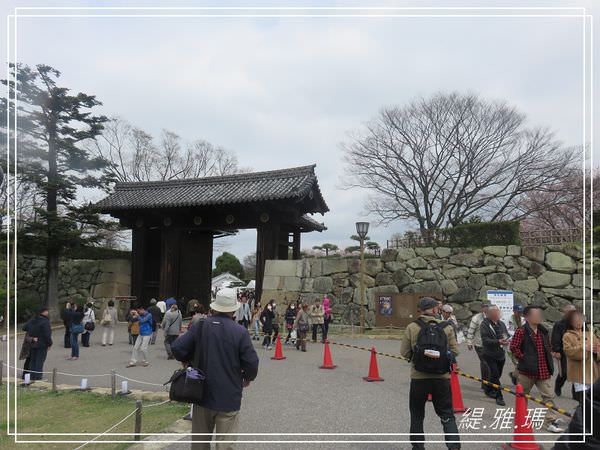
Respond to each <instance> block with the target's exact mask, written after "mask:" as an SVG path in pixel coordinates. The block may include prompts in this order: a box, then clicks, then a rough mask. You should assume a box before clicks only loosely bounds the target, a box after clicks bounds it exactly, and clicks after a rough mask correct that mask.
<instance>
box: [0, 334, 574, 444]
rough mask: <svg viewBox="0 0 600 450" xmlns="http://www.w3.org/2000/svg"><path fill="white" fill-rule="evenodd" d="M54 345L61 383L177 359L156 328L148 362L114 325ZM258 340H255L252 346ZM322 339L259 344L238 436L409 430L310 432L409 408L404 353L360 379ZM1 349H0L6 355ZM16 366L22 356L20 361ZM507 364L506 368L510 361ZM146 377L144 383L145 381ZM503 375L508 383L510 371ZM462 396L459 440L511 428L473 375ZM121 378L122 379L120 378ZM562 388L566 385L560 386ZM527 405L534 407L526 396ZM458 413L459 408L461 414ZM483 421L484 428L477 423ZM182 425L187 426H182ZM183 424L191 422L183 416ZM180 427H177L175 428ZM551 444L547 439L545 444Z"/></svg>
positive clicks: (154, 373)
mask: <svg viewBox="0 0 600 450" xmlns="http://www.w3.org/2000/svg"><path fill="white" fill-rule="evenodd" d="M54 335H55V336H54V338H55V343H56V345H55V346H54V347H53V348H52V349H51V351H50V353H49V356H48V360H47V363H46V366H45V370H47V371H51V370H52V368H53V367H56V368H57V369H58V371H59V372H64V373H72V374H76V376H67V375H59V380H58V382H59V383H69V384H78V383H79V380H80V378H81V377H82V376H86V377H87V378H88V380H89V384H90V385H92V386H106V387H108V386H110V377H109V376H94V375H97V374H109V373H110V371H111V370H113V369H114V370H116V371H117V373H118V374H120V375H123V376H126V377H128V378H131V379H132V380H138V381H130V387H131V388H138V389H145V390H161V389H163V388H162V386H160V385H161V384H162V383H164V382H165V381H166V380H167V379H168V378H169V376H170V374H171V373H172V372H173V370H175V369H176V368H177V367H178V363H177V362H176V361H168V360H167V358H166V353H165V351H164V348H163V346H162V337H160V336H159V339H158V340H157V343H156V345H154V346H151V347H150V366H149V367H147V368H144V367H134V368H129V369H127V368H125V366H126V364H127V362H128V360H129V357H130V351H131V347H130V346H129V345H128V344H127V334H126V327H125V326H124V325H121V326H119V328H118V330H117V334H116V340H115V341H116V343H115V345H114V346H112V347H101V346H100V337H101V331H100V330H99V329H97V331H95V332H94V333H93V335H92V346H91V347H89V348H82V349H81V358H80V359H79V360H78V361H67V360H65V357H66V356H67V355H68V352H69V351H68V350H67V349H64V348H62V347H61V346H60V345H59V344H61V343H62V330H56V331H55V332H54ZM331 340H334V341H339V342H345V343H352V344H355V345H360V346H365V347H371V346H373V345H374V346H375V347H376V348H377V350H378V351H382V352H388V353H396V354H397V353H398V352H399V347H400V342H399V341H397V340H375V339H365V338H362V339H351V338H350V337H336V336H331ZM257 347H259V346H257ZM322 348H323V347H322V345H321V344H312V345H309V347H308V352H307V353H301V352H297V351H296V350H295V349H293V348H289V347H284V353H285V356H287V359H285V360H282V361H273V360H271V359H270V357H271V356H272V354H273V351H269V352H267V351H265V350H263V349H262V348H260V347H259V348H257V350H258V353H259V357H260V369H259V375H258V378H257V380H256V381H255V382H254V383H252V384H251V385H250V387H249V388H247V389H246V390H245V392H244V400H243V402H242V411H241V423H240V432H242V433H257V434H256V435H255V436H247V437H246V436H244V437H243V438H240V439H246V440H252V439H255V440H277V439H283V440H290V439H293V440H302V439H310V440H316V439H320V440H359V441H361V440H365V439H366V440H368V439H377V440H402V439H406V438H407V436H376V435H372V436H353V437H347V436H346V437H344V436H316V435H315V433H407V432H408V425H409V419H410V414H409V412H408V389H409V365H408V363H406V362H404V361H399V360H396V359H391V358H386V357H384V356H380V357H379V358H378V361H379V370H380V374H381V376H382V377H383V378H385V381H384V382H381V383H366V382H365V381H363V380H362V377H363V376H365V375H367V371H368V365H369V357H370V355H369V353H368V352H366V351H361V350H357V349H349V348H342V347H338V346H332V348H331V349H332V355H333V361H334V364H337V365H338V368H337V369H335V370H320V369H318V366H319V365H320V364H321V362H322ZM462 351H463V353H462V355H461V356H459V360H458V362H459V365H460V367H461V369H462V370H463V371H465V372H467V373H472V374H476V375H478V370H479V369H478V368H479V363H478V360H477V358H476V356H475V354H474V353H473V352H469V351H468V350H467V349H466V347H464V348H462ZM5 352H6V349H5V348H3V349H2V353H1V354H0V355H1V357H2V359H3V360H5V361H6V354H5ZM19 365H20V366H21V365H22V364H19ZM507 366H508V368H507V369H506V370H505V373H507V372H508V370H509V369H512V365H511V363H510V362H508V363H507ZM141 382H144V383H149V384H144V383H141ZM502 382H503V383H506V385H507V386H508V385H510V380H509V378H508V376H504V378H503V380H502ZM460 383H461V387H462V393H463V398H464V403H465V405H466V406H467V407H471V408H485V410H484V413H483V419H482V425H481V428H480V429H479V430H470V431H468V432H466V431H462V433H461V439H463V440H464V441H488V440H490V439H503V440H506V441H509V438H508V436H506V437H505V438H503V437H502V436H496V437H494V436H492V435H491V433H494V432H495V433H502V434H504V435H508V434H509V433H510V430H507V429H502V430H500V429H497V430H495V431H490V430H491V427H492V424H493V422H494V415H495V413H496V410H497V407H496V405H495V403H494V402H493V401H492V400H490V399H488V398H487V397H485V396H483V394H482V392H481V389H480V388H479V385H478V383H476V382H474V381H472V380H468V379H465V378H461V379H460ZM119 385H120V380H119ZM564 391H565V392H569V389H568V388H566V389H565V390H564ZM505 399H506V402H507V407H514V399H515V398H514V396H512V395H510V394H506V395H505ZM557 403H558V405H559V406H561V407H564V408H566V409H569V410H571V409H572V408H574V405H575V403H574V402H573V401H572V400H570V399H567V398H560V399H558V401H557ZM529 407H530V408H533V407H535V406H534V405H532V404H530V405H529ZM426 414H427V417H426V420H425V431H426V432H427V433H431V435H428V439H430V440H432V441H433V440H435V439H436V438H437V439H440V438H441V436H435V435H434V433H441V425H440V423H439V420H438V418H437V417H436V416H435V413H434V412H433V408H432V406H431V405H429V406H428V407H427V413H426ZM462 417H463V416H462V415H457V421H459V422H460V420H461V418H462ZM483 426H486V427H487V428H486V429H483V428H482V427H483ZM186 427H188V428H186ZM177 429H178V430H180V431H181V432H184V431H186V430H189V422H184V423H181V424H180V426H179V428H177ZM178 432H179V431H178ZM269 433H310V434H312V435H311V436H290V435H287V436H275V435H270V434H269ZM172 439H174V440H175V439H183V440H185V439H188V438H187V437H186V436H175V437H173V438H172ZM555 439H556V435H551V436H539V438H538V440H539V441H543V440H546V441H550V442H553V441H554V440H555ZM300 445H302V446H305V445H306V444H288V445H286V444H281V443H278V444H273V445H271V446H269V448H278V449H279V448H282V449H287V448H290V449H291V448H298V447H299V446H300ZM263 446H264V445H261V444H256V443H254V444H245V445H240V446H239V448H243V449H256V448H261V447H263ZM310 447H311V448H324V449H325V448H327V449H329V448H336V447H339V445H338V446H336V445H335V444H327V443H323V444H311V445H310ZM345 447H349V448H356V449H358V448H360V449H365V448H369V449H371V448H372V449H380V448H396V449H397V448H403V449H404V448H410V445H408V444H393V445H392V444H390V445H386V444H383V443H378V444H372V445H367V444H366V443H353V444H350V443H349V444H346V445H345ZM544 447H545V448H550V447H551V444H548V443H547V444H544ZM160 448H167V449H169V450H179V449H186V448H188V446H187V444H183V443H173V444H167V443H164V444H161V447H160ZM427 448H432V449H438V448H439V449H442V448H445V446H444V445H441V444H440V445H433V444H432V445H428V446H427ZM463 448H472V449H487V448H499V444H494V443H484V444H477V443H472V444H468V445H464V446H463Z"/></svg>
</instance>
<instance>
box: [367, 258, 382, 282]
mask: <svg viewBox="0 0 600 450" xmlns="http://www.w3.org/2000/svg"><path fill="white" fill-rule="evenodd" d="M382 270H383V263H382V262H381V260H380V259H379V258H368V259H365V272H366V273H368V274H369V275H371V276H372V277H374V276H375V275H377V274H378V273H379V272H381V271H382Z"/></svg>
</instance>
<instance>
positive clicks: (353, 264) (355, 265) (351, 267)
mask: <svg viewBox="0 0 600 450" xmlns="http://www.w3.org/2000/svg"><path fill="white" fill-rule="evenodd" d="M348 272H350V273H358V272H360V258H351V259H349V260H348Z"/></svg>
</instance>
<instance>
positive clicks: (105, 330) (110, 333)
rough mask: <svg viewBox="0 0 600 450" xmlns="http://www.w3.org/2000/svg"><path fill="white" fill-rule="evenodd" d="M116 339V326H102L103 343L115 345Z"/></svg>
mask: <svg viewBox="0 0 600 450" xmlns="http://www.w3.org/2000/svg"><path fill="white" fill-rule="evenodd" d="M114 340H115V327H102V345H106V344H108V345H113V342H114Z"/></svg>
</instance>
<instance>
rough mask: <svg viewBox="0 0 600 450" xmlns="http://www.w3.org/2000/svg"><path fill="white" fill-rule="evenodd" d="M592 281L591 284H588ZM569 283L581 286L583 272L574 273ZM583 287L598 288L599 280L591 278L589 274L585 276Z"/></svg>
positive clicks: (599, 285) (599, 286)
mask: <svg viewBox="0 0 600 450" xmlns="http://www.w3.org/2000/svg"><path fill="white" fill-rule="evenodd" d="M592 282H593V286H592V285H591V284H590V283H592ZM571 284H572V285H573V286H575V287H583V274H581V273H574V274H573V279H572V281H571ZM585 287H588V288H589V287H591V288H592V289H600V280H598V279H594V280H592V279H591V278H590V276H589V275H586V277H585Z"/></svg>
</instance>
